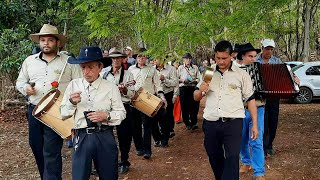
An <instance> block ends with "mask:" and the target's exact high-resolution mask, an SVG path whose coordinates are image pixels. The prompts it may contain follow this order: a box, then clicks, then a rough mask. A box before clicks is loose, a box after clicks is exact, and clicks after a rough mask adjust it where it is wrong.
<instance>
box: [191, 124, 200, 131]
mask: <svg viewBox="0 0 320 180" xmlns="http://www.w3.org/2000/svg"><path fill="white" fill-rule="evenodd" d="M198 128H199V127H198V125H193V126H192V128H191V129H192V130H196V129H198Z"/></svg>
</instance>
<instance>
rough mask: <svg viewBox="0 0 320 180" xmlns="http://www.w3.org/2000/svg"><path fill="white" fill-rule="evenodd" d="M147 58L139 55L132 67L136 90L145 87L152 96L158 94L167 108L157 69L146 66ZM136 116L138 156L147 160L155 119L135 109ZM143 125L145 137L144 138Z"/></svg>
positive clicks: (134, 137) (134, 135) (135, 141)
mask: <svg viewBox="0 0 320 180" xmlns="http://www.w3.org/2000/svg"><path fill="white" fill-rule="evenodd" d="M146 61H147V57H146V55H145V54H144V53H143V52H140V53H139V54H138V55H137V64H135V65H132V66H130V68H129V71H130V72H131V73H132V74H133V77H134V80H135V81H136V85H135V90H136V91H137V90H138V89H139V88H140V87H143V88H144V89H145V90H146V91H148V92H149V93H150V94H158V95H159V96H160V97H161V99H162V101H163V103H164V104H165V105H164V106H165V107H166V104H167V101H166V99H165V97H164V94H163V90H162V87H161V85H160V79H159V76H158V73H157V72H156V69H155V68H154V67H152V66H151V65H148V64H146ZM133 115H134V123H133V124H134V132H133V140H134V144H135V146H136V150H137V155H138V156H143V157H144V158H145V159H150V157H151V154H152V153H151V133H152V124H153V118H151V117H149V116H147V115H145V114H144V113H142V112H140V111H139V110H137V109H133ZM142 125H143V130H144V133H143V137H142Z"/></svg>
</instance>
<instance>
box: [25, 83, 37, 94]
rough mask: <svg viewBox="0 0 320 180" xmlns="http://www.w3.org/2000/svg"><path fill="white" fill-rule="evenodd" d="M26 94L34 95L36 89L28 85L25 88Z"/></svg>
mask: <svg viewBox="0 0 320 180" xmlns="http://www.w3.org/2000/svg"><path fill="white" fill-rule="evenodd" d="M26 93H27V95H28V96H31V95H35V94H36V89H35V88H34V87H32V86H31V85H30V86H28V87H27V89H26Z"/></svg>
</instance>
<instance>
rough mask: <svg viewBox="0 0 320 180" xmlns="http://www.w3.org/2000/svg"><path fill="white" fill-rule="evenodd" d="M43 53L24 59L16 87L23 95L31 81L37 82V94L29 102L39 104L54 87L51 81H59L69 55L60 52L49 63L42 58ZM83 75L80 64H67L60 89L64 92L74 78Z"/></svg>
mask: <svg viewBox="0 0 320 180" xmlns="http://www.w3.org/2000/svg"><path fill="white" fill-rule="evenodd" d="M40 54H41V53H38V54H35V55H31V56H29V57H28V58H27V59H25V60H24V62H23V63H22V66H21V70H20V73H19V76H18V79H17V83H16V88H17V89H18V91H19V92H21V93H22V94H23V95H25V96H26V95H27V93H26V88H27V87H28V86H29V83H30V82H34V83H35V87H34V88H35V90H36V94H35V95H32V96H30V97H29V102H30V103H31V104H33V105H37V104H38V102H39V101H40V99H41V98H42V97H43V96H44V95H45V94H47V92H48V91H49V90H51V89H52V86H51V83H52V82H53V81H58V79H59V76H60V74H61V72H62V69H63V66H64V64H65V63H66V61H67V60H68V58H69V56H67V55H65V54H62V53H58V54H57V56H56V57H55V58H54V59H53V60H52V61H50V62H49V63H47V62H45V61H44V60H41V58H40V57H41V56H40ZM79 77H82V72H81V69H80V66H79V65H73V64H67V66H66V68H65V70H64V73H63V75H62V78H61V81H60V83H59V87H58V89H59V90H60V92H61V93H62V94H63V93H64V91H65V89H66V87H67V85H68V84H69V82H70V81H71V80H72V79H76V78H79Z"/></svg>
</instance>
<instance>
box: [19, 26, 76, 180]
mask: <svg viewBox="0 0 320 180" xmlns="http://www.w3.org/2000/svg"><path fill="white" fill-rule="evenodd" d="M30 38H31V40H32V41H34V42H37V43H39V44H40V49H41V52H40V53H37V54H34V55H31V56H29V57H28V58H27V59H25V60H24V62H23V64H22V67H21V70H20V73H19V76H18V79H17V83H16V87H17V89H18V90H19V91H20V92H21V93H22V94H23V95H25V96H29V99H28V100H29V105H28V123H29V144H30V146H31V149H32V152H33V155H34V156H35V159H36V163H37V166H38V170H39V173H40V176H41V179H61V178H62V177H61V173H62V158H61V148H62V145H63V139H62V138H61V137H60V136H59V135H58V134H57V133H56V132H54V131H53V130H52V129H51V128H49V127H47V126H46V125H44V124H42V123H41V122H40V121H38V120H37V119H36V118H35V117H34V116H33V115H32V111H33V109H34V107H35V106H36V105H37V104H38V103H39V101H40V100H41V99H42V97H43V96H44V95H46V93H47V92H48V91H49V90H51V88H52V85H51V83H52V82H54V81H58V78H59V76H60V74H61V73H63V75H62V77H61V80H60V84H59V87H58V89H59V90H60V92H61V93H63V92H64V91H65V89H66V87H67V85H68V83H69V82H70V81H71V80H72V79H75V78H78V77H81V76H82V75H81V71H80V68H79V65H70V64H67V65H66V68H65V70H64V72H62V70H63V66H64V65H65V64H66V62H67V60H68V58H69V56H67V55H65V54H62V53H59V48H60V47H63V46H64V44H65V42H66V38H65V37H64V36H63V35H61V34H59V33H58V29H57V28H56V27H54V26H52V25H49V24H44V25H43V26H42V28H41V30H40V32H39V33H37V34H31V35H30Z"/></svg>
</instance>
